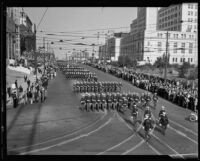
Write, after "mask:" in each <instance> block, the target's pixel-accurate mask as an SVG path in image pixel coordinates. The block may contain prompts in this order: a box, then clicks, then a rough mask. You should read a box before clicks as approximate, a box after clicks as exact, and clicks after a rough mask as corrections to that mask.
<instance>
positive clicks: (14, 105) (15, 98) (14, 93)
mask: <svg viewBox="0 0 200 161" xmlns="http://www.w3.org/2000/svg"><path fill="white" fill-rule="evenodd" d="M12 98H13V108H16V107H17V106H18V98H17V92H16V91H14V92H13V93H12Z"/></svg>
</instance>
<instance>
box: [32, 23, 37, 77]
mask: <svg viewBox="0 0 200 161" xmlns="http://www.w3.org/2000/svg"><path fill="white" fill-rule="evenodd" d="M34 38H35V46H34V47H33V53H34V58H35V75H36V79H37V53H36V26H35V24H34Z"/></svg>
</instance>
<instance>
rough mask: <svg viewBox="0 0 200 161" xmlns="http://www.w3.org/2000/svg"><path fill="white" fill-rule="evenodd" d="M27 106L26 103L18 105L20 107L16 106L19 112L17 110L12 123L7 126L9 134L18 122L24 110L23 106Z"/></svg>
mask: <svg viewBox="0 0 200 161" xmlns="http://www.w3.org/2000/svg"><path fill="white" fill-rule="evenodd" d="M25 106H26V105H24V104H20V105H18V107H16V108H18V109H17V112H16V114H15V116H14V118H13V119H12V121H11V123H10V124H9V125H8V127H7V134H8V133H9V132H10V130H11V129H12V127H13V126H14V125H15V123H16V121H17V119H18V116H19V115H20V113H21V112H22V111H23V108H24V107H25Z"/></svg>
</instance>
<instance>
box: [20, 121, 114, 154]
mask: <svg viewBox="0 0 200 161" xmlns="http://www.w3.org/2000/svg"><path fill="white" fill-rule="evenodd" d="M111 119H112V118H110V119H109V120H108V121H107V122H106V123H104V124H103V125H101V126H100V127H98V128H97V129H95V130H93V131H91V132H89V133H86V134H82V135H80V136H77V137H75V138H72V139H69V140H67V141H63V142H61V143H58V144H54V145H51V146H47V147H45V148H39V149H34V150H32V151H28V152H23V153H20V155H25V154H28V153H36V152H39V151H44V150H48V149H50V148H54V147H56V146H61V145H64V144H67V143H70V142H72V141H74V140H78V139H80V138H82V137H87V136H89V135H90V134H92V133H94V132H96V131H98V130H100V129H101V128H103V127H104V126H106V125H107V124H108V123H109V122H110V121H111Z"/></svg>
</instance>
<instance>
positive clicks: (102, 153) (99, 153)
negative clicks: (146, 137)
mask: <svg viewBox="0 0 200 161" xmlns="http://www.w3.org/2000/svg"><path fill="white" fill-rule="evenodd" d="M134 136H135V133H134V134H133V135H131V136H130V137H128V138H127V139H125V140H124V141H122V142H120V143H119V144H117V145H115V146H113V147H111V148H109V149H107V150H105V151H103V152H100V153H97V154H96V155H101V154H103V153H105V152H107V151H110V150H112V149H115V148H116V147H118V146H120V145H121V144H123V143H125V142H127V141H128V140H130V139H131V138H132V137H134Z"/></svg>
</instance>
